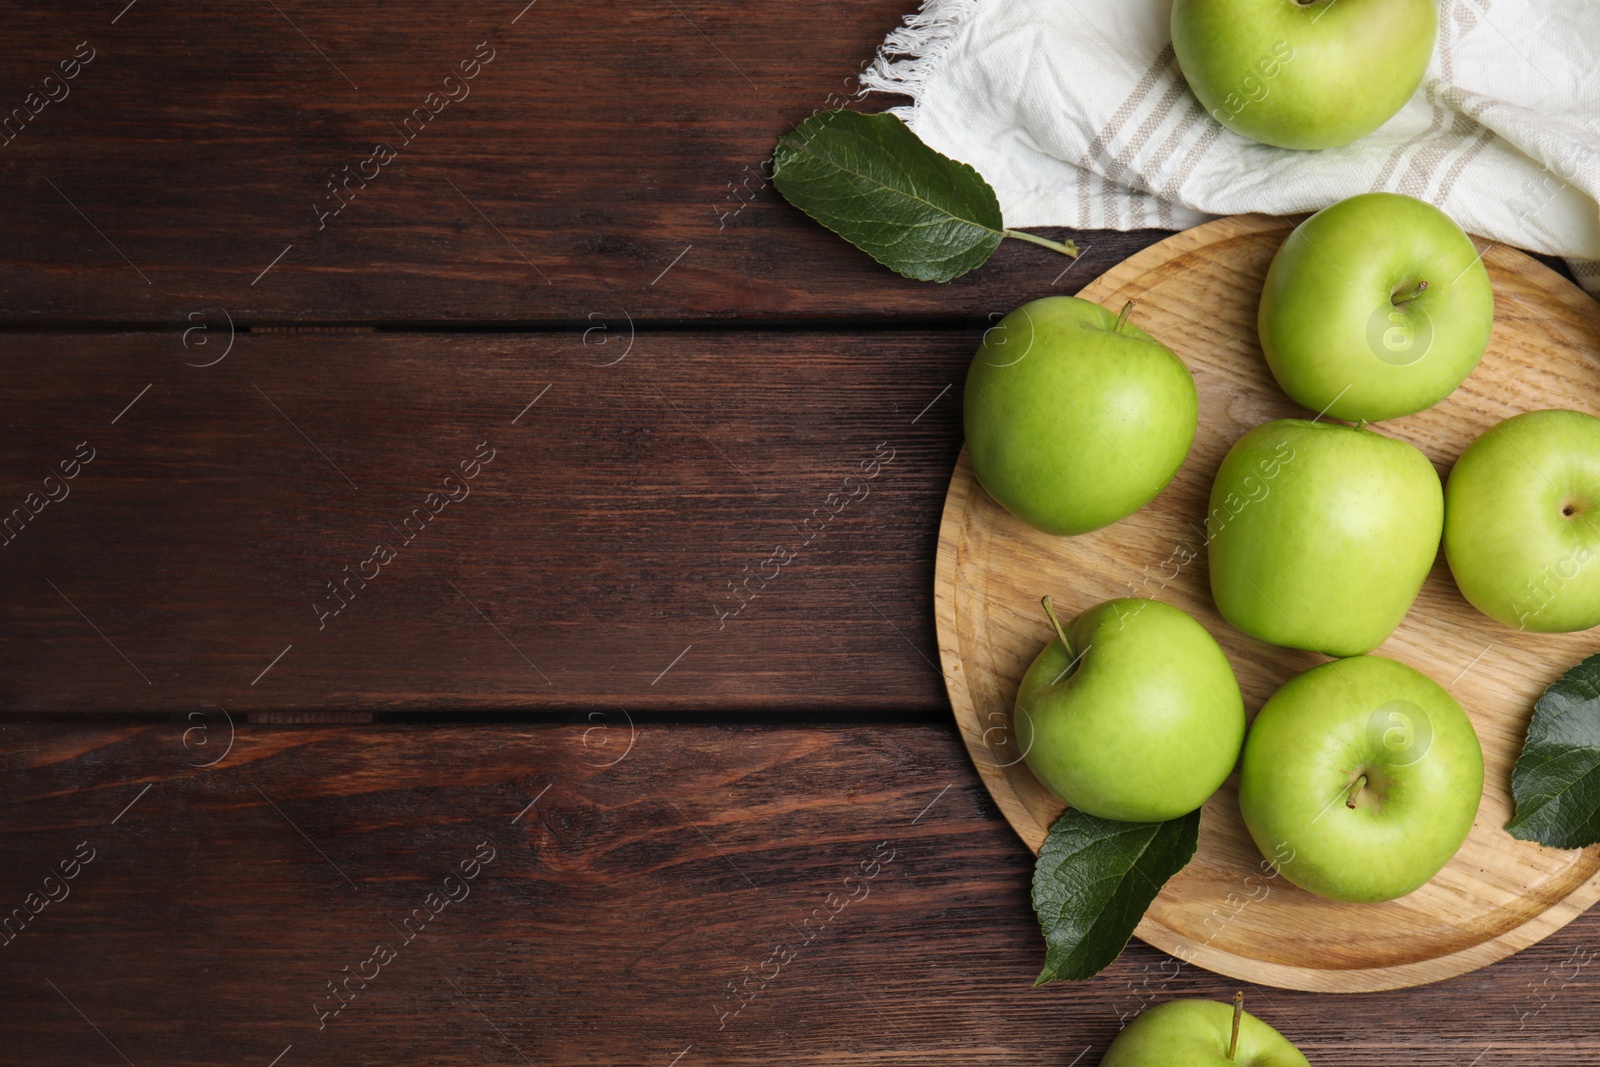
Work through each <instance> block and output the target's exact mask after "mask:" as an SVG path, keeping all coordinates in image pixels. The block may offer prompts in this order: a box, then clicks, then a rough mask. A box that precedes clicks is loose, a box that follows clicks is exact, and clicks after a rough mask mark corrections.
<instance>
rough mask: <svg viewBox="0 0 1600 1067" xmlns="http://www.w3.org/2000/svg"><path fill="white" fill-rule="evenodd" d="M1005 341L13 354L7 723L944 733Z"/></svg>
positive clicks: (688, 339) (2, 646)
mask: <svg viewBox="0 0 1600 1067" xmlns="http://www.w3.org/2000/svg"><path fill="white" fill-rule="evenodd" d="M207 337H209V338H210V339H209V340H207V341H206V343H205V344H204V345H202V344H201V341H202V340H206V338H207ZM975 339H976V334H975V332H963V331H961V330H950V331H943V332H934V331H921V332H899V331H881V332H866V333H854V332H848V333H846V332H841V333H818V334H813V335H804V334H774V333H766V332H758V331H729V332H720V333H688V332H672V331H668V332H638V333H637V334H632V335H630V333H629V331H628V327H627V324H626V322H625V321H622V320H617V321H615V322H610V323H607V322H605V321H604V320H598V319H597V320H595V321H594V322H593V323H591V324H590V326H589V328H588V331H587V332H579V331H573V332H570V333H561V332H556V333H549V334H537V335H532V336H497V335H456V336H435V335H416V334H410V335H399V334H387V333H378V334H364V335H333V336H328V335H313V334H277V335H249V334H240V335H238V336H237V337H235V338H234V339H233V347H232V349H231V351H230V350H228V349H227V347H226V346H227V344H228V337H227V334H226V331H225V329H224V327H222V326H221V325H220V324H218V325H217V326H216V327H215V328H214V329H213V330H212V331H211V332H210V333H209V334H208V333H206V332H196V333H194V334H192V335H191V336H190V337H189V338H188V340H189V347H188V348H187V349H186V348H185V347H183V343H182V342H183V339H182V338H181V337H180V335H178V334H177V333H171V334H165V335H157V334H119V335H106V336H85V335H55V334H43V335H41V334H28V335H23V334H10V335H4V336H3V337H0V373H3V374H4V377H5V380H6V383H7V411H6V420H5V421H6V432H5V434H4V435H3V436H0V469H3V470H4V471H6V472H8V473H7V476H6V478H5V480H4V482H3V488H0V491H3V492H4V494H5V495H4V497H3V503H0V568H3V572H0V573H3V575H4V578H3V584H0V590H3V593H0V628H3V632H4V633H5V635H6V639H5V641H4V642H0V710H9V711H30V712H51V713H53V712H58V711H60V712H70V711H81V712H96V711H116V710H120V711H146V712H149V711H155V712H166V711H188V710H190V709H194V708H201V707H206V706H209V705H212V704H221V705H222V706H224V707H227V708H229V709H230V710H233V711H235V712H238V713H248V712H251V711H269V710H280V711H281V710H285V709H301V710H305V709H320V710H359V711H375V710H377V711H382V710H450V709H468V708H494V709H566V710H571V711H576V712H582V711H586V710H588V709H602V710H605V711H607V712H608V713H613V714H615V713H618V712H617V709H619V708H620V709H625V710H626V711H627V712H628V713H629V714H632V713H635V712H648V711H665V710H671V709H697V708H706V707H712V708H719V709H725V710H727V711H729V712H730V713H734V712H740V711H745V712H750V713H766V712H773V711H780V710H781V711H785V712H792V713H811V714H823V715H828V714H840V713H843V712H845V711H848V710H849V709H852V708H861V707H869V706H870V707H874V708H877V709H879V710H880V711H883V712H887V713H893V714H922V715H931V716H941V715H943V714H945V711H944V709H945V707H946V704H945V697H944V691H943V684H942V681H941V679H940V676H939V674H938V672H937V670H936V668H935V663H936V661H937V653H936V649H935V643H934V637H933V628H932V607H931V595H932V584H931V583H932V570H933V554H934V549H935V538H936V534H937V526H938V519H939V514H940V510H941V507H942V503H943V499H944V492H945V488H946V485H947V483H948V480H949V473H950V470H951V468H952V465H953V463H954V460H955V457H956V454H957V452H958V451H959V448H960V440H961V434H960V423H959V409H960V392H961V387H960V383H961V381H962V377H963V375H964V374H965V369H966V364H967V362H968V360H969V359H970V355H971V352H972V349H973V345H974V343H975ZM224 352H226V353H227V354H226V358H221V361H220V362H215V363H214V365H212V366H209V367H203V366H194V365H193V364H202V363H212V362H213V361H215V360H217V359H219V358H220V357H223V354H224ZM186 362H187V364H190V365H186ZM606 364H609V365H606ZM534 401H537V403H534ZM130 405H131V406H130ZM484 442H487V444H486V445H484V444H483V443H484ZM480 445H482V447H481V448H480ZM91 450H92V458H91V459H90V461H89V462H88V463H87V465H84V464H82V463H76V465H75V462H76V461H75V460H74V455H75V453H80V454H81V455H83V456H89V455H90V452H91ZM491 451H492V453H493V459H492V461H490V462H489V463H488V464H487V465H481V464H480V465H479V466H478V467H476V468H474V467H473V464H474V463H476V462H478V461H476V460H474V457H475V456H476V455H485V456H486V455H489V454H490V453H491ZM63 462H65V463H66V464H67V468H66V469H67V470H69V471H75V472H76V477H75V478H73V479H71V480H70V481H64V480H62V479H61V478H60V477H59V474H60V470H61V468H60V465H61V464H62V463H63ZM462 463H466V464H468V466H469V469H476V470H477V477H475V478H473V479H471V480H461V479H456V480H452V481H451V482H449V483H447V482H446V481H445V479H446V478H447V476H449V475H450V474H451V473H452V472H455V473H456V474H457V475H459V474H460V473H461V471H460V470H459V467H460V465H461V464H462ZM52 471H55V472H56V473H57V477H54V478H50V480H49V481H46V479H47V477H49V476H50V475H51V473H52ZM447 492H453V493H454V494H455V495H457V496H458V497H463V494H467V495H465V496H464V497H463V498H462V499H460V500H459V501H458V502H455V503H442V504H441V503H440V500H441V499H442V498H441V497H430V496H429V494H430V493H440V494H444V493H447ZM50 493H54V494H55V495H57V496H61V494H62V493H66V494H68V495H66V496H65V498H64V499H60V500H59V501H57V502H49V500H48V495H49V494H50ZM30 494H34V495H32V496H30ZM433 508H438V509H439V513H438V515H437V517H436V518H435V517H430V516H431V511H432V509H433ZM16 509H21V510H20V511H19V510H16ZM31 509H37V511H38V513H37V514H36V515H35V514H31V513H30V511H31ZM414 509H421V511H418V512H416V513H415V514H414ZM408 517H409V519H410V521H409V522H408ZM424 518H426V519H427V520H428V521H426V522H424V521H423V520H424ZM24 520H25V521H24ZM6 521H9V523H10V525H5V524H4V523H5V522H6ZM379 545H382V546H386V551H392V552H393V553H394V554H395V555H394V558H393V559H392V560H390V561H389V562H388V563H383V562H382V559H383V557H384V554H385V553H376V556H375V547H376V546H379ZM778 546H782V548H781V551H780V550H779V548H778ZM346 568H348V570H347V569H346ZM374 573H375V574H376V577H373V574H374ZM362 575H366V576H367V580H366V581H365V584H363V579H362V577H361V576H362ZM330 582H333V583H337V584H338V586H339V589H340V593H339V594H338V598H337V599H336V597H335V595H334V594H333V593H330V591H329V583H330ZM747 583H748V584H747ZM730 584H732V585H733V587H734V588H733V590H730ZM744 603H748V606H747V607H741V604H744ZM341 604H346V605H347V606H343V607H341ZM334 609H338V613H337V614H330V615H328V616H326V617H324V615H323V614H321V613H322V612H332V611H334ZM719 613H728V614H727V615H726V616H725V617H724V616H723V615H721V614H719ZM290 646H293V647H292V648H290ZM691 646H692V647H691ZM286 650H287V651H286ZM280 657H281V658H280ZM669 668H670V669H669Z"/></svg>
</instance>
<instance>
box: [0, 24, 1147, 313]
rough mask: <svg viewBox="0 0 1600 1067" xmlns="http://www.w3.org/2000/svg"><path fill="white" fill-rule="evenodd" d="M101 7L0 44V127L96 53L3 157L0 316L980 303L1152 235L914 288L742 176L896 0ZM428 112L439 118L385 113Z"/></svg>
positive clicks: (1118, 253) (1031, 254) (839, 90)
mask: <svg viewBox="0 0 1600 1067" xmlns="http://www.w3.org/2000/svg"><path fill="white" fill-rule="evenodd" d="M121 6H122V5H112V10H110V11H109V12H108V10H107V5H105V4H100V3H93V4H91V3H86V2H79V3H66V4H59V5H48V6H38V7H35V8H33V9H31V10H27V11H15V12H12V13H11V17H10V19H9V20H8V22H7V32H6V34H5V36H4V39H3V40H0V70H3V71H5V72H6V74H5V75H4V77H0V116H4V115H5V114H6V113H7V111H8V110H9V109H10V108H12V107H22V106H23V104H24V101H25V100H27V99H28V94H29V93H30V92H31V91H34V90H36V89H37V88H38V86H39V85H40V83H41V81H42V79H43V78H44V77H45V76H47V75H50V74H52V72H56V71H57V70H58V64H59V63H60V62H62V61H67V60H72V58H73V56H74V54H75V52H76V50H77V49H78V46H79V44H80V43H83V42H87V44H88V47H89V49H91V50H92V52H93V58H92V59H91V60H90V62H89V63H88V64H87V65H81V64H80V67H81V69H79V70H78V72H77V76H76V77H74V78H73V79H72V80H71V81H70V82H66V83H64V84H65V87H66V89H67V95H66V96H65V97H64V98H63V99H61V100H60V101H59V102H58V103H47V104H44V105H43V106H42V107H41V109H40V110H39V113H38V114H37V115H33V116H31V119H30V120H29V121H28V122H27V123H26V124H25V126H22V127H15V124H14V129H13V132H12V133H10V134H9V136H10V137H11V138H12V139H10V140H9V142H8V143H4V144H0V184H3V186H4V188H5V190H6V195H5V196H4V197H3V198H0V229H3V230H4V232H5V233H6V235H7V240H6V245H5V249H4V252H3V257H4V258H3V260H0V265H3V267H4V269H3V270H0V324H3V323H6V322H10V323H24V324H26V323H30V322H38V321H60V320H74V321H81V320H84V319H92V320H95V321H102V322H130V321H140V322H149V321H159V322H166V323H172V322H179V321H182V320H183V318H184V316H185V315H187V314H188V313H190V312H191V311H195V310H198V309H202V308H206V307H220V308H226V309H228V311H229V312H230V313H231V314H232V315H233V316H234V318H235V319H238V320H240V321H263V320H294V319H301V318H309V319H317V320H325V321H333V320H338V321H398V320H407V321H418V320H421V321H440V322H447V321H463V320H481V321H490V320H493V321H502V322H519V323H526V322H552V321H554V322H567V321H574V322H576V321H581V320H583V319H584V318H585V316H587V315H588V314H589V313H591V312H599V313H602V314H605V315H610V316H616V317H618V318H620V317H621V315H622V313H623V312H624V311H626V312H627V313H628V314H631V315H632V316H633V317H634V318H635V319H640V320H647V319H648V320H660V319H693V318H703V317H712V318H750V317H762V318H768V319H771V318H809V317H818V316H849V317H860V316H883V315H907V314H911V315H915V314H934V315H940V316H951V315H979V314H984V313H987V312H989V311H992V310H1002V311H1004V310H1009V308H1010V306H1011V305H1012V304H1013V303H1014V302H1015V297H1014V293H1015V292H1016V290H1017V289H1019V288H1031V287H1035V286H1047V285H1050V284H1051V283H1052V281H1055V282H1056V284H1057V285H1058V287H1059V288H1060V289H1061V290H1062V291H1071V290H1072V289H1074V288H1075V287H1076V286H1077V285H1079V284H1081V283H1082V282H1083V281H1084V280H1087V279H1088V278H1092V277H1093V276H1094V275H1095V274H1097V273H1099V272H1100V271H1101V270H1103V269H1105V268H1106V267H1107V266H1109V265H1111V264H1112V263H1115V262H1117V261H1118V260H1120V259H1121V258H1123V256H1125V255H1127V254H1128V253H1129V252H1131V251H1133V250H1134V249H1137V248H1140V247H1143V246H1144V245H1145V244H1148V243H1149V242H1150V241H1151V240H1153V239H1154V237H1155V236H1156V234H1154V233H1153V232H1151V231H1146V232H1143V233H1132V234H1116V233H1099V234H1089V235H1086V237H1085V239H1084V244H1085V245H1086V246H1087V252H1086V255H1085V258H1084V261H1083V262H1082V263H1079V264H1077V265H1076V266H1072V265H1071V264H1069V262H1068V261H1066V260H1064V259H1063V258H1062V257H1061V256H1059V255H1056V254H1055V253H1052V252H1048V251H1044V250H1042V249H1039V248H1036V247H1031V246H1023V245H1021V244H1020V243H1019V242H1015V241H1008V242H1005V244H1006V245H1007V246H1008V247H1006V248H1004V249H1003V250H1002V251H1001V252H1000V253H999V254H998V255H997V256H996V257H995V259H994V261H993V263H992V265H991V266H990V267H988V268H986V269H985V270H983V271H981V272H979V273H978V274H977V275H974V276H969V277H968V278H964V279H961V280H959V281H957V282H955V283H952V284H950V285H944V286H935V285H927V284H923V283H918V282H911V281H907V280H905V279H902V278H899V277H897V276H896V275H894V274H892V273H891V272H889V271H887V270H885V269H884V268H882V267H880V266H878V265H877V264H875V263H873V262H872V261H871V260H869V259H868V258H867V257H866V256H865V255H863V254H862V253H860V252H857V251H856V250H855V249H853V248H851V247H849V246H848V245H846V244H845V243H844V242H842V241H841V240H839V239H838V238H837V237H835V236H833V235H832V234H830V233H828V232H826V231H824V230H823V229H822V228H821V227H820V226H817V225H816V224H814V223H812V222H811V221H810V220H808V219H806V218H805V217H804V216H802V215H801V214H800V213H799V212H798V211H795V210H794V209H792V208H790V207H788V205H787V204H785V203H783V201H782V200H781V198H779V197H778V196H777V195H776V193H775V192H774V191H773V190H772V189H771V187H770V184H769V183H768V182H767V181H766V179H765V178H764V177H763V175H764V174H767V173H770V171H769V170H768V168H767V167H766V166H765V165H764V163H763V161H764V160H766V159H767V158H768V157H769V155H770V153H771V151H772V148H773V145H774V143H775V142H776V140H777V138H778V137H779V136H781V135H782V134H783V133H785V132H786V131H787V130H789V129H790V128H791V127H792V126H793V125H794V124H795V123H797V122H798V121H800V120H801V119H803V118H804V117H805V116H807V115H809V114H811V113H812V112H813V111H816V110H818V109H822V108H826V107H832V106H839V105H840V104H841V103H843V102H846V101H848V100H849V99H850V98H851V95H852V94H853V93H854V91H855V89H856V88H857V87H858V86H857V83H856V81H855V80H854V78H855V75H856V73H857V72H858V70H859V69H860V67H861V65H862V64H864V63H865V62H866V61H867V60H869V59H870V58H871V57H872V55H873V54H874V51H875V49H876V47H877V45H878V44H879V43H880V42H881V40H882V39H883V36H884V35H885V33H887V32H888V31H889V30H891V29H893V28H894V27H895V26H896V25H897V24H898V23H899V21H900V18H901V16H902V15H903V14H904V11H905V5H904V3H903V2H902V0H870V2H865V0H860V2H850V3H832V4H825V5H820V6H819V5H804V6H795V5H791V4H779V3H766V4H758V5H750V4H738V3H734V2H733V0H694V2H690V3H662V4H659V5H643V6H641V5H637V4H627V3H621V2H618V0H603V2H600V3H574V2H571V0H539V2H538V3H536V4H533V5H527V0H503V2H500V3H496V4H494V5H490V6H482V5H478V6H474V7H471V8H460V7H459V6H447V7H440V6H437V5H426V4H422V3H417V2H415V0H407V2H403V3H378V2H367V3H356V4H345V5H339V6H338V7H335V8H329V7H326V6H320V7H319V6H317V5H313V4H308V3H304V2H303V0H299V2H287V3H284V2H279V3H277V4H260V5H250V6H247V7H243V8H240V7H237V6H235V5H228V4H219V3H214V2H203V3H193V4H182V5H177V4H163V3H159V2H156V0H144V2H141V3H137V4H135V5H133V6H132V7H131V8H129V9H128V10H126V11H124V12H122V13H121V15H120V17H117V16H118V10H117V9H119V8H121ZM114 17H116V21H115V24H113V22H112V20H113V18H114ZM224 27H225V28H226V32H220V31H221V29H222V28H224ZM820 27H825V32H819V28H820ZM481 42H488V44H487V47H488V49H489V50H490V51H492V53H493V58H492V59H491V60H489V61H488V62H487V64H484V63H482V62H478V61H476V60H474V59H473V57H474V56H476V55H478V54H479V48H478V46H479V44H480V43H481ZM85 54H86V55H87V54H89V53H87V52H86V53H85ZM483 54H484V55H488V54H489V52H484V53H483ZM463 62H468V63H472V62H478V66H477V68H476V69H477V73H476V76H475V77H473V78H472V79H470V80H469V81H466V82H463V81H461V80H460V74H461V73H462V72H461V70H460V67H461V64H462V63H463ZM469 69H471V68H470V67H469ZM451 75H456V76H457V80H456V81H455V82H452V83H450V85H448V86H447V85H446V84H445V81H444V79H446V78H447V77H449V76H451ZM59 80H60V79H59V75H58V77H57V81H58V82H59ZM52 91H53V92H55V93H56V94H57V95H60V94H61V92H62V89H61V88H60V87H59V86H57V85H56V83H52ZM429 93H439V94H440V96H439V97H438V98H436V99H437V100H447V98H446V96H445V94H448V93H453V94H455V95H456V96H457V97H460V99H459V100H457V101H456V102H445V103H444V104H443V105H442V106H440V105H439V104H438V103H435V104H433V105H431V106H430V107H428V109H427V113H426V117H427V121H426V122H425V123H424V122H422V121H421V120H419V119H413V120H412V124H411V125H409V126H408V125H406V122H407V119H408V117H409V116H411V115H412V114H413V111H414V109H417V108H419V107H424V106H425V102H426V101H427V97H428V94H429ZM463 94H464V95H463ZM897 99H898V98H879V99H877V100H874V101H871V102H869V103H867V104H865V105H856V106H866V107H868V108H869V109H871V110H877V109H881V108H883V107H885V106H887V105H888V104H889V103H892V102H895V101H896V100H897ZM434 108H438V110H437V113H436V114H435V113H434ZM25 114H26V112H25ZM16 130H20V132H16ZM403 134H409V140H406V139H405V138H404V137H403V136H402V135H403ZM379 143H387V144H389V147H390V148H392V149H394V150H395V151H396V152H397V153H398V154H397V155H396V156H395V157H394V158H393V159H392V160H390V161H388V162H386V163H381V164H380V162H378V161H376V160H375V159H374V147H375V145H377V144H379ZM347 167H348V168H350V170H349V171H346V169H345V168H347ZM330 179H332V180H334V183H335V184H336V185H337V186H338V192H337V194H335V193H334V192H332V191H330V189H329V184H328V183H329V181H330ZM340 204H345V205H346V206H344V207H342V208H339V211H338V214H337V215H333V216H331V217H329V216H326V215H324V212H331V211H332V210H334V209H335V208H336V207H338V206H339V205H340ZM280 256H281V258H278V257H280ZM269 266H270V267H271V269H270V270H268V267H269ZM1069 266H1070V267H1071V269H1070V270H1067V268H1068V267H1069ZM669 268H670V269H669ZM1063 271H1066V273H1065V275H1063V274H1062V272H1063ZM1058 276H1059V277H1058Z"/></svg>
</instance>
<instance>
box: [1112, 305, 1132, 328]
mask: <svg viewBox="0 0 1600 1067" xmlns="http://www.w3.org/2000/svg"><path fill="white" fill-rule="evenodd" d="M1132 315H1133V301H1132V300H1130V301H1128V302H1127V303H1126V304H1123V305H1122V310H1121V311H1120V312H1118V313H1117V324H1116V325H1115V326H1113V327H1111V332H1112V333H1121V332H1122V328H1123V327H1124V326H1126V325H1128V319H1129V318H1130V317H1131V316H1132Z"/></svg>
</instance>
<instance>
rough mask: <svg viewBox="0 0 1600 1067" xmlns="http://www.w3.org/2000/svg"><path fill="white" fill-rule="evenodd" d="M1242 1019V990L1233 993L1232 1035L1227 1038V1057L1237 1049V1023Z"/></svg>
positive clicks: (1229, 1057) (1230, 1056)
mask: <svg viewBox="0 0 1600 1067" xmlns="http://www.w3.org/2000/svg"><path fill="white" fill-rule="evenodd" d="M1243 1021H1244V990H1242V989H1240V990H1238V991H1236V992H1235V993H1234V994H1233V1036H1232V1037H1230V1038H1228V1059H1230V1060H1231V1059H1233V1054H1234V1053H1235V1052H1238V1051H1239V1024H1240V1023H1241V1022H1243Z"/></svg>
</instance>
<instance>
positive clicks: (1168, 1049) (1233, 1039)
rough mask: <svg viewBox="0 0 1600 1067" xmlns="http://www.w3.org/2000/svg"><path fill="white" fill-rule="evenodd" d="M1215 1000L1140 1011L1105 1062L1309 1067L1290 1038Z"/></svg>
mask: <svg viewBox="0 0 1600 1067" xmlns="http://www.w3.org/2000/svg"><path fill="white" fill-rule="evenodd" d="M1242 999H1243V998H1242V997H1241V998H1237V999H1236V1000H1235V1003H1234V1004H1232V1005H1229V1004H1221V1003H1219V1002H1217V1001H1215V1000H1169V1001H1167V1002H1166V1003H1165V1004H1159V1005H1157V1006H1156V1007H1154V1008H1150V1009H1149V1010H1147V1011H1143V1012H1140V1013H1139V1017H1138V1018H1137V1019H1135V1020H1133V1022H1131V1023H1129V1024H1128V1025H1127V1027H1126V1028H1125V1029H1123V1031H1122V1033H1120V1034H1118V1035H1117V1038H1116V1040H1115V1041H1113V1042H1111V1047H1110V1048H1109V1049H1107V1050H1106V1055H1105V1058H1104V1059H1102V1060H1101V1061H1100V1067H1310V1065H1309V1064H1308V1063H1307V1062H1306V1058H1305V1057H1304V1056H1302V1055H1301V1054H1300V1050H1299V1049H1297V1048H1295V1047H1294V1046H1293V1045H1292V1044H1290V1043H1289V1039H1288V1038H1286V1037H1284V1036H1283V1035H1282V1034H1280V1033H1278V1031H1276V1030H1274V1029H1273V1028H1272V1027H1270V1026H1268V1025H1267V1024H1266V1023H1264V1022H1262V1021H1261V1020H1260V1019H1257V1018H1256V1017H1255V1016H1254V1015H1251V1014H1250V1013H1249V1012H1247V1011H1245V1010H1244V1007H1243V1004H1242Z"/></svg>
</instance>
